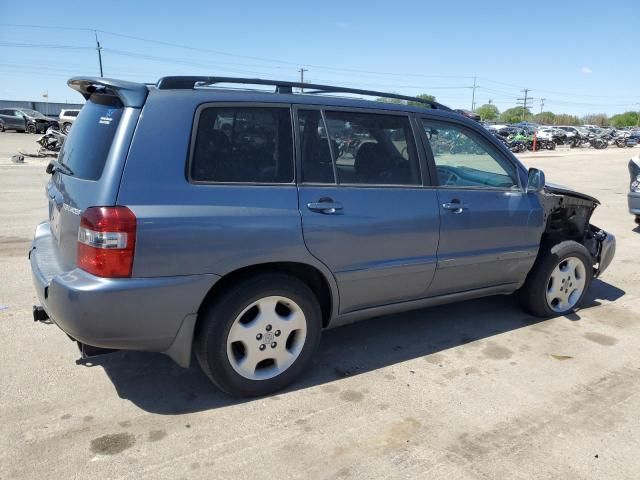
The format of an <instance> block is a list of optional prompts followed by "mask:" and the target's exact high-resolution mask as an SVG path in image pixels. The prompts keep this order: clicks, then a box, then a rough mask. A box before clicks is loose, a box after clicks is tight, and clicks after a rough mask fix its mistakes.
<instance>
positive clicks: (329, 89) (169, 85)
mask: <svg viewBox="0 0 640 480" xmlns="http://www.w3.org/2000/svg"><path fill="white" fill-rule="evenodd" d="M218 83H236V84H241V85H271V86H274V87H276V93H293V89H294V88H300V89H305V88H308V89H311V91H307V92H304V93H306V94H316V93H352V94H354V95H366V96H372V97H382V98H393V99H396V100H406V101H409V102H417V103H421V104H424V105H428V106H429V107H431V108H433V109H438V110H451V109H450V108H449V107H447V106H445V105H442V104H441V103H438V102H434V101H431V100H425V99H423V98H419V97H411V96H408V95H400V94H397V93H387V92H377V91H374V90H361V89H359V88H348V87H338V86H333V85H319V84H316V83H303V82H288V81H284V80H265V79H262V78H238V77H199V76H172V77H163V78H161V79H160V80H158V83H157V84H156V88H158V89H159V90H174V89H182V90H190V89H192V88H197V87H206V86H209V85H215V84H218Z"/></svg>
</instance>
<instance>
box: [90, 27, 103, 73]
mask: <svg viewBox="0 0 640 480" xmlns="http://www.w3.org/2000/svg"><path fill="white" fill-rule="evenodd" d="M93 33H94V34H95V36H96V50H97V51H98V64H99V65H100V77H104V75H103V74H102V47H101V46H100V42H99V41H98V32H97V31H96V30H94V31H93Z"/></svg>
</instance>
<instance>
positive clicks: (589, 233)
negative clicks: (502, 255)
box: [541, 185, 616, 277]
mask: <svg viewBox="0 0 640 480" xmlns="http://www.w3.org/2000/svg"><path fill="white" fill-rule="evenodd" d="M541 197H542V198H541V200H542V204H543V207H544V211H545V220H546V228H545V231H544V233H543V236H542V241H543V242H550V243H552V244H556V243H559V242H562V241H564V240H574V241H576V242H578V243H581V244H582V245H584V246H585V247H586V249H587V250H588V251H589V253H590V254H591V257H592V260H593V273H594V276H595V277H598V276H600V275H601V274H602V273H603V272H604V271H605V270H606V269H607V267H608V266H609V265H610V264H611V261H612V260H613V256H614V255H615V245H616V243H615V237H614V236H613V235H612V234H611V233H608V232H605V231H604V230H602V229H601V228H599V227H596V226H595V225H592V224H591V223H589V222H590V220H591V216H592V215H593V212H594V210H595V209H596V207H597V206H598V205H600V202H599V201H598V200H597V199H595V198H593V197H591V196H589V195H585V194H582V193H579V192H574V191H572V190H569V189H567V188H564V187H558V186H555V185H548V186H546V187H545V190H544V191H543V192H542V194H541Z"/></svg>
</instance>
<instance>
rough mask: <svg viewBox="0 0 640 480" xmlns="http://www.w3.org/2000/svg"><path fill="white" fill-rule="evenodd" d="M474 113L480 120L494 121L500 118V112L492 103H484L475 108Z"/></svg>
mask: <svg viewBox="0 0 640 480" xmlns="http://www.w3.org/2000/svg"><path fill="white" fill-rule="evenodd" d="M476 113H477V114H478V115H480V119H482V120H489V121H491V120H495V119H497V118H498V117H499V116H500V110H498V107H496V106H495V105H493V104H492V103H485V104H484V105H480V106H479V107H478V108H476Z"/></svg>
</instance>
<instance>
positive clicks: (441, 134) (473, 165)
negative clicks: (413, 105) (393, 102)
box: [422, 120, 519, 189]
mask: <svg viewBox="0 0 640 480" xmlns="http://www.w3.org/2000/svg"><path fill="white" fill-rule="evenodd" d="M422 124H423V126H424V129H425V132H426V134H427V137H428V139H429V144H430V146H431V151H432V152H433V158H434V160H435V164H436V171H437V173H438V183H439V185H440V186H442V187H481V188H505V189H512V188H518V187H519V185H518V181H517V178H518V177H517V171H516V167H515V165H514V164H513V163H511V162H509V161H508V160H507V159H506V158H503V157H502V156H501V155H499V154H498V153H497V152H494V151H493V150H492V149H490V148H488V147H487V146H486V144H485V143H484V142H482V141H481V140H479V139H478V138H477V137H476V135H475V134H474V133H473V132H471V131H467V130H466V129H463V128H461V127H458V126H456V125H450V124H441V123H439V122H430V121H427V120H423V121H422Z"/></svg>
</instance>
